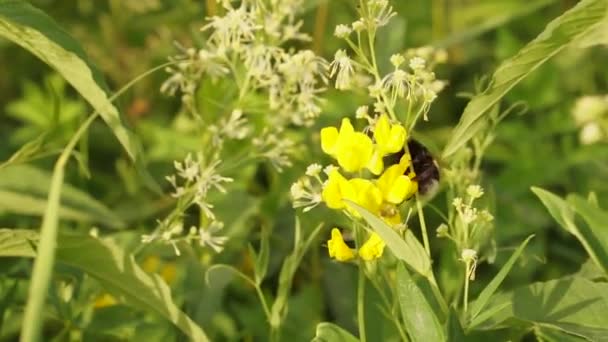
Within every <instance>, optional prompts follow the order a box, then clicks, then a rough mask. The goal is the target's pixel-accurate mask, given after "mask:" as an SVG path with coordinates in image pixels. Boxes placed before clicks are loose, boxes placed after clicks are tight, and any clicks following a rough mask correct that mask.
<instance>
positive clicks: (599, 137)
mask: <svg viewBox="0 0 608 342" xmlns="http://www.w3.org/2000/svg"><path fill="white" fill-rule="evenodd" d="M572 116H573V118H574V121H575V123H576V126H577V127H579V128H580V132H579V140H580V142H581V144H583V145H591V144H595V143H598V142H601V141H608V95H605V96H583V97H581V98H579V99H578V100H577V101H576V104H575V105H574V109H573V110H572Z"/></svg>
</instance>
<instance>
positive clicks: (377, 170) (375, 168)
mask: <svg viewBox="0 0 608 342" xmlns="http://www.w3.org/2000/svg"><path fill="white" fill-rule="evenodd" d="M367 169H368V170H369V171H370V172H371V173H373V174H374V175H376V176H377V175H379V174H381V173H382V170H383V169H384V161H383V160H382V155H381V154H380V151H378V150H377V149H376V150H375V151H374V153H373V154H372V157H371V158H370V159H369V162H368V163H367Z"/></svg>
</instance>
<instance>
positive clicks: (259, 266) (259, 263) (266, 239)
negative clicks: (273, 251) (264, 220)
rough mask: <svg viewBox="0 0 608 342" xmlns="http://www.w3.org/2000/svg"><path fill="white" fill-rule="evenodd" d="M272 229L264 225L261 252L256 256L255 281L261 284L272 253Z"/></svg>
mask: <svg viewBox="0 0 608 342" xmlns="http://www.w3.org/2000/svg"><path fill="white" fill-rule="evenodd" d="M269 233H270V229H268V228H266V227H263V228H262V236H261V237H260V253H259V254H258V255H257V256H256V258H255V270H254V271H255V272H254V273H255V282H256V283H257V284H258V285H260V284H261V283H262V281H263V280H264V277H265V276H266V271H267V270H268V257H269V255H270V235H269Z"/></svg>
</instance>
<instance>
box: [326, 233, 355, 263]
mask: <svg viewBox="0 0 608 342" xmlns="http://www.w3.org/2000/svg"><path fill="white" fill-rule="evenodd" d="M327 248H328V250H329V256H330V257H332V258H335V259H336V260H338V261H349V260H351V259H353V258H354V257H355V253H353V251H352V250H351V249H350V248H349V247H348V246H347V245H346V243H345V242H344V239H343V238H342V233H340V230H339V229H338V228H334V229H332V230H331V240H328V241H327Z"/></svg>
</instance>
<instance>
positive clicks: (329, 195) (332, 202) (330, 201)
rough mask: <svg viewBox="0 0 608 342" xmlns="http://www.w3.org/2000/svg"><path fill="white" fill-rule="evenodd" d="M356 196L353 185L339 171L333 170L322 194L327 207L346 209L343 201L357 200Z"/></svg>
mask: <svg viewBox="0 0 608 342" xmlns="http://www.w3.org/2000/svg"><path fill="white" fill-rule="evenodd" d="M355 196H356V195H355V189H354V188H353V186H352V184H350V183H349V181H348V180H347V179H346V178H344V176H342V175H341V174H340V172H339V171H338V170H337V169H332V170H331V171H330V173H329V176H328V179H327V182H326V183H325V185H324V186H323V191H322V192H321V198H322V199H323V201H324V202H325V204H327V207H329V208H331V209H342V208H344V207H345V204H344V201H343V199H345V198H355Z"/></svg>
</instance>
